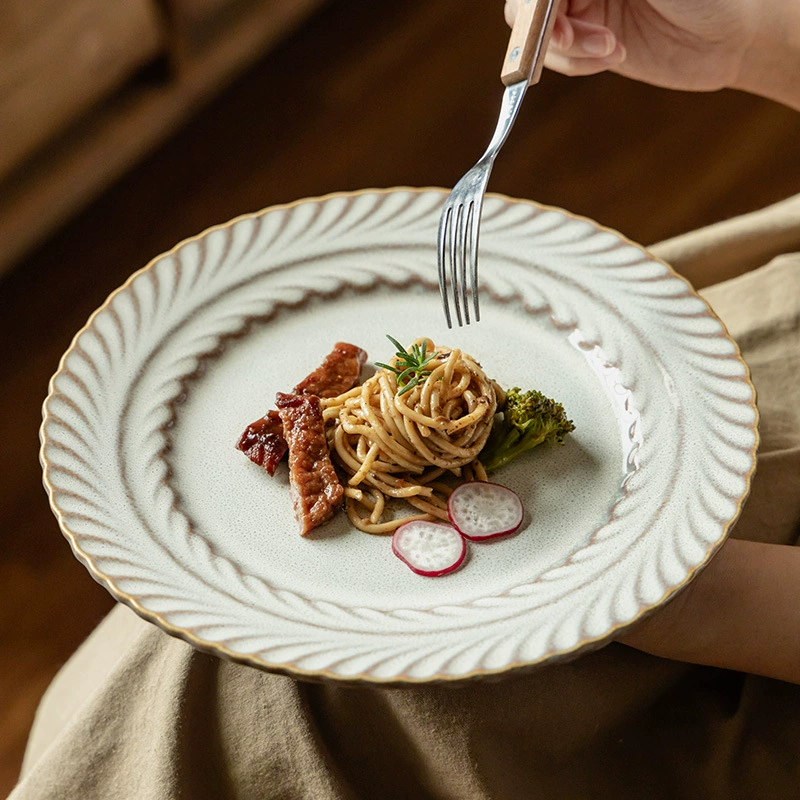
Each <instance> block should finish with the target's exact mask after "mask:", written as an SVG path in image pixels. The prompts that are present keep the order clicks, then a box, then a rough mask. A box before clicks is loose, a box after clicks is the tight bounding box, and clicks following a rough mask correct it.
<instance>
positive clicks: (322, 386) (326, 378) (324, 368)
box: [293, 342, 367, 397]
mask: <svg viewBox="0 0 800 800" xmlns="http://www.w3.org/2000/svg"><path fill="white" fill-rule="evenodd" d="M366 360H367V353H366V351H364V350H362V349H361V348H360V347H356V346H355V345H354V344H347V342H337V343H336V344H335V345H334V346H333V350H331V352H330V353H329V354H328V355H327V356H325V360H324V361H323V362H322V364H320V366H319V367H317V369H315V370H314V371H313V372H312V373H311V374H310V375H309V376H307V377H306V378H304V379H303V380H302V381H300V383H298V384H297V386H295V387H294V389H293V392H294V394H315V395H316V396H317V397H337V396H338V395H340V394H342V392H346V391H348V390H349V389H352V388H353V387H354V386H355V385H356V383H358V376H359V374H360V373H361V367H363V366H364V362H365V361H366Z"/></svg>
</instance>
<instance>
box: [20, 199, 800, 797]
mask: <svg viewBox="0 0 800 800" xmlns="http://www.w3.org/2000/svg"><path fill="white" fill-rule="evenodd" d="M652 249H653V252H655V253H657V254H658V255H660V256H662V257H665V258H668V259H669V260H670V262H671V263H672V264H673V265H674V266H675V267H676V268H677V269H678V270H679V271H683V272H684V273H685V274H686V275H687V276H688V277H689V278H690V279H691V280H692V281H693V282H695V283H696V284H697V285H707V284H708V283H709V282H711V281H713V282H716V283H717V285H715V286H713V287H711V288H709V289H708V290H707V291H705V292H704V296H705V297H706V299H707V300H708V302H709V303H710V304H711V306H712V307H713V308H714V309H715V311H716V312H717V313H718V314H719V316H720V318H721V319H722V320H723V321H724V322H725V323H726V325H727V326H728V328H729V330H730V332H731V334H732V335H733V336H734V337H735V338H736V339H737V340H738V342H739V344H740V346H741V348H742V351H743V353H744V355H745V358H746V359H747V361H748V363H749V365H750V368H751V370H752V374H753V381H754V383H755V385H756V388H757V391H758V396H759V407H760V411H761V417H762V419H761V435H762V444H761V449H760V452H759V467H758V471H757V473H756V477H755V480H754V483H753V488H752V493H751V497H750V499H749V501H748V503H747V505H746V506H745V509H744V512H743V515H742V517H741V519H740V521H739V523H738V525H737V526H736V528H735V531H734V535H736V536H740V537H743V538H748V539H755V540H760V541H768V542H775V543H792V544H794V543H796V539H797V535H798V524H799V523H800V492H798V485H800V254H794V255H790V254H788V253H790V252H791V251H794V250H800V197H797V198H793V199H791V200H789V201H786V202H785V203H782V204H778V205H777V206H775V207H772V208H770V209H765V210H764V211H760V212H758V213H757V214H753V215H749V216H747V217H744V218H740V219H737V220H732V221H728V222H725V223H722V224H720V225H718V226H712V227H711V228H708V229H705V230H701V231H698V232H695V233H691V234H688V235H686V236H683V237H679V238H677V239H673V240H671V241H669V242H666V243H664V244H663V245H661V246H656V247H654V248H652ZM762 264H763V265H764V266H761V265H762ZM754 267H755V268H757V269H755V270H754V271H752V272H746V271H747V270H749V269H752V268H754ZM741 273H745V274H741ZM718 281H722V282H721V283H719V282H718ZM799 756H800V686H794V685H790V684H786V683H781V682H779V681H771V680H767V679H764V678H758V677H754V676H747V675H741V674H738V673H732V672H727V671H725V670H719V669H711V668H704V667H695V666H690V665H686V664H680V663H676V662H671V661H666V660H663V659H658V658H654V657H651V656H648V655H645V654H643V653H640V652H638V651H635V650H632V649H630V648H627V647H625V646H623V645H620V644H617V643H612V644H610V645H608V646H607V647H605V648H603V649H602V650H600V651H598V652H595V653H591V654H588V655H585V656H582V657H580V658H578V659H576V660H575V661H573V662H572V663H569V664H565V665H559V666H554V667H546V668H543V669H541V670H539V671H537V672H535V673H533V674H531V675H528V676H525V677H517V678H510V679H506V680H503V681H500V682H496V683H475V684H470V685H466V686H462V687H460V688H456V687H437V688H424V687H416V688H407V689H377V688H368V687H358V688H353V687H342V686H338V685H330V684H314V683H304V682H298V681H294V680H292V679H290V678H286V677H281V676H275V675H269V674H266V673H262V672H260V671H258V670H255V669H252V668H250V667H246V666H242V665H237V664H232V663H229V662H226V661H222V660H219V659H217V658H214V657H211V656H208V655H204V654H202V653H199V652H197V651H195V650H193V649H192V648H191V647H190V646H189V645H187V644H185V643H184V642H182V641H179V640H178V639H174V638H171V637H169V636H167V635H166V634H164V633H162V632H161V631H160V630H159V629H158V628H156V627H155V626H153V625H150V624H149V623H146V622H144V621H142V620H141V619H139V618H138V617H137V616H136V615H135V614H134V613H133V612H131V611H130V610H128V609H127V608H125V607H124V606H121V605H120V606H118V607H117V608H115V609H114V610H113V611H112V612H111V614H110V615H109V616H108V617H107V618H106V619H105V620H104V621H103V622H102V623H101V625H100V626H99V627H98V628H97V629H96V630H95V632H94V633H93V634H92V635H91V636H90V638H89V639H88V640H87V641H86V642H85V643H84V645H83V646H82V647H81V648H80V649H79V650H78V651H77V652H76V653H75V655H74V657H73V658H72V660H71V661H70V662H69V663H68V664H67V665H66V666H65V667H64V668H63V670H62V671H61V672H60V673H59V675H58V676H57V677H56V679H55V680H54V681H53V684H52V685H51V687H50V688H49V690H48V692H47V694H46V695H45V697H44V699H43V700H42V703H41V707H40V709H39V712H38V714H37V718H36V722H35V724H34V727H33V730H32V732H31V736H30V741H29V745H28V749H27V753H26V756H25V763H24V766H23V771H22V776H21V780H20V783H19V785H18V786H17V788H16V789H15V790H14V792H13V793H12V795H11V798H12V800H51V799H52V800H56V798H58V800H70V799H71V798H76V799H77V798H79V799H80V800H92V799H93V798H102V799H103V800H107V799H108V798H113V799H114V800H173V799H176V800H177V798H185V799H188V800H206V799H208V800H211V798H214V800H225V799H226V798H237V800H256V799H258V800H264V799H265V798H281V799H285V800H355V799H356V798H357V799H358V800H373V799H375V800H393V799H394V798H398V799H399V798H402V799H403V800H408V799H411V798H419V799H420V800H428V798H430V799H431V800H433V799H434V798H435V799H436V800H445V799H446V800H490V799H491V800H537V799H538V798H547V800H551V799H552V798H559V800H573V799H574V800H587V798H603V800H605V798H612V797H613V798H615V800H626V799H628V798H630V800H641V799H642V798H648V800H660V799H661V798H663V799H664V800H681V799H682V798H687V800H688V798H691V799H692V800H696V799H697V798H703V799H704V800H705V799H708V800H716V799H717V798H719V800H737V798H747V799H748V800H749V799H750V798H752V799H753V800H755V799H756V798H757V799H758V800H772V799H773V798H774V800H791V799H792V798H800V757H799Z"/></svg>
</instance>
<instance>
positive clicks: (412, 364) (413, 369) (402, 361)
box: [375, 334, 436, 394]
mask: <svg viewBox="0 0 800 800" xmlns="http://www.w3.org/2000/svg"><path fill="white" fill-rule="evenodd" d="M386 338H387V339H388V340H389V341H390V342H391V343H392V344H393V345H394V346H395V347H396V348H397V353H396V354H395V355H396V356H397V364H396V365H395V366H392V365H391V364H381V363H380V362H379V361H376V362H375V366H376V367H381V368H383V369H388V370H391V371H392V372H394V374H395V375H397V385H398V387H400V391H399V392H398V394H405V393H406V392H410V391H411V390H412V389H413V388H414V387H415V386H417V385H418V384H419V383H420V382H421V381H422V380H423V379H424V378H425V377H426V376H428V375H430V374H431V372H433V367H432V366H431V365H430V363H431V361H432V360H433V359H434V358H436V353H435V352H433V353H431V354H430V355H429V354H428V343H427V342H426V341H424V340H423V342H422V347H420V346H419V345H418V344H412V345H411V352H408V351H407V350H406V349H405V348H404V347H403V345H401V344H400V342H398V341H397V339H393V338H392V337H391V336H389V334H386Z"/></svg>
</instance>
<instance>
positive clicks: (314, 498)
mask: <svg viewBox="0 0 800 800" xmlns="http://www.w3.org/2000/svg"><path fill="white" fill-rule="evenodd" d="M276 405H277V406H278V414H280V418H281V421H282V422H283V435H284V437H285V439H286V442H287V444H288V445H289V493H290V495H291V498H292V503H293V505H294V513H295V516H296V517H297V521H298V522H299V523H300V534H301V535H302V536H305V535H306V534H307V533H308V532H309V531H310V530H312V529H313V528H316V527H317V526H318V525H322V523H323V522H325V521H327V520H328V519H330V518H331V517H332V516H333V512H334V511H335V510H336V509H337V508H338V507H339V506H340V505H341V504H342V498H343V497H344V488H343V487H342V484H341V483H339V478H338V477H337V476H336V471H335V470H334V468H333V464H332V463H331V456H330V452H329V451H328V443H327V442H326V441H325V424H324V422H323V419H322V407H321V406H320V402H319V397H316V396H315V395H301V394H283V393H280V392H279V393H278V395H277V398H276Z"/></svg>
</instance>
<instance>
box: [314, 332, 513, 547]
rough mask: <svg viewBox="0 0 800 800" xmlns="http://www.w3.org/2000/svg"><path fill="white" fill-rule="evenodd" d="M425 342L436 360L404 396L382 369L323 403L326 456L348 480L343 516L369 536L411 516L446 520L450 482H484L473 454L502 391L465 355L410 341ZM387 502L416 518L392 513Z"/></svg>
mask: <svg viewBox="0 0 800 800" xmlns="http://www.w3.org/2000/svg"><path fill="white" fill-rule="evenodd" d="M423 341H424V342H425V344H426V348H427V352H429V353H434V354H435V355H434V357H433V358H432V359H431V361H430V363H429V364H428V366H427V367H426V370H427V369H430V370H431V371H430V373H429V374H427V375H423V376H422V377H420V380H419V382H418V383H417V384H416V385H415V386H413V387H412V388H411V389H408V390H407V391H402V389H403V388H404V387H403V386H398V382H397V381H398V376H397V374H395V373H394V372H392V371H391V370H389V369H379V370H378V371H377V372H376V373H375V374H374V375H373V376H372V377H370V378H368V379H367V380H366V381H364V383H363V384H361V385H360V386H356V387H355V388H354V389H351V390H350V391H349V392H345V393H344V394H341V395H339V396H338V397H334V398H330V399H326V400H323V401H322V407H323V415H324V419H325V420H326V422H327V423H328V424H327V436H328V443H329V446H330V449H331V455H332V456H333V458H334V460H335V461H336V462H337V463H338V465H339V466H340V467H341V468H342V470H343V471H344V472H345V474H346V475H348V476H349V478H348V480H347V482H346V484H345V504H346V508H347V514H348V516H349V518H350V521H351V522H352V524H353V525H355V526H356V527H357V528H359V529H360V530H362V531H365V532H367V533H379V534H380V533H391V532H393V531H394V530H396V529H397V528H398V527H399V526H400V525H402V524H403V523H404V522H408V521H409V520H412V519H427V520H433V519H440V520H447V518H448V517H447V498H448V496H449V494H450V492H451V491H452V489H453V486H452V480H450V481H449V482H448V479H450V478H452V477H454V478H456V479H462V480H472V479H478V480H486V472H485V470H484V469H483V467H482V466H481V464H480V461H479V460H478V454H479V453H480V451H481V450H482V449H483V446H484V445H485V444H486V440H487V438H488V437H489V433H490V432H491V429H492V422H493V420H494V415H495V412H496V411H497V406H498V401H499V400H501V398H502V391H501V390H500V388H499V387H498V386H497V384H496V383H495V382H494V381H492V380H491V379H489V378H487V377H486V375H485V373H484V372H483V369H482V368H481V366H480V364H478V362H477V361H475V359H473V358H472V357H471V356H470V355H467V354H466V353H463V352H462V351H461V350H457V349H450V348H447V347H435V346H434V344H433V342H431V341H430V340H429V339H427V340H422V339H420V340H418V342H416V343H415V344H421V343H422V342H423ZM394 363H396V360H395V361H393V362H391V363H390V365H394ZM390 498H401V499H403V500H405V501H406V502H407V503H409V504H410V505H411V506H413V507H414V509H416V510H417V511H418V512H420V513H417V514H412V515H410V516H409V515H406V516H399V517H398V516H396V515H394V514H391V513H390V509H388V508H387V500H388V499H390ZM387 517H389V518H388V519H387Z"/></svg>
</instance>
